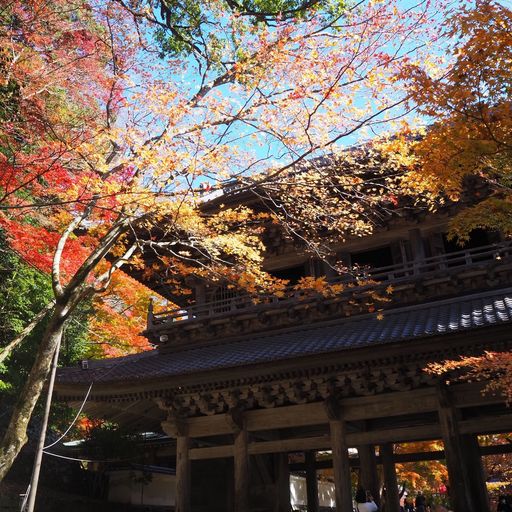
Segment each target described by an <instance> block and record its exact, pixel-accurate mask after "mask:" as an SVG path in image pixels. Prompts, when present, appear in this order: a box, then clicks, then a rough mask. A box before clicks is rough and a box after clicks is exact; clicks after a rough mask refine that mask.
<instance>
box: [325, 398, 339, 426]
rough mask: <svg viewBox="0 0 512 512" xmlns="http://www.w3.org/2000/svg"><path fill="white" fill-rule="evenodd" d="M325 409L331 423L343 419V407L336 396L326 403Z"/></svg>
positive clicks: (328, 399)
mask: <svg viewBox="0 0 512 512" xmlns="http://www.w3.org/2000/svg"><path fill="white" fill-rule="evenodd" d="M324 407H325V412H326V413H327V417H328V418H329V420H330V421H333V420H340V419H341V405H340V402H339V400H338V399H337V398H336V397H335V396H334V395H331V396H330V397H329V398H327V399H326V400H325V401H324Z"/></svg>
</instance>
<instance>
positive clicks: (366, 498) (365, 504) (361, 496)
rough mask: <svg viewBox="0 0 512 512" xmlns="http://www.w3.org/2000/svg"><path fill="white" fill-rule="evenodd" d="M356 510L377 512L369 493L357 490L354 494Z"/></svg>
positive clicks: (377, 508)
mask: <svg viewBox="0 0 512 512" xmlns="http://www.w3.org/2000/svg"><path fill="white" fill-rule="evenodd" d="M356 510H357V512H377V510H379V507H378V506H377V504H376V503H375V501H373V497H372V495H371V493H370V492H369V491H365V490H364V489H362V488H359V489H358V490H357V492H356Z"/></svg>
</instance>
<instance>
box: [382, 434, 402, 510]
mask: <svg viewBox="0 0 512 512" xmlns="http://www.w3.org/2000/svg"><path fill="white" fill-rule="evenodd" d="M380 456H381V458H382V469H383V473H384V485H385V487H386V501H385V505H386V512H400V493H399V492H398V481H397V478H396V470H395V463H394V461H393V445H392V444H391V443H386V444H383V445H381V447H380Z"/></svg>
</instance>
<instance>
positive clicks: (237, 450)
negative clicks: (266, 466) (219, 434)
mask: <svg viewBox="0 0 512 512" xmlns="http://www.w3.org/2000/svg"><path fill="white" fill-rule="evenodd" d="M247 445H248V435H247V429H246V428H245V425H243V426H242V428H241V429H240V430H239V431H238V432H235V443H234V473H235V512H249V453H248V451H247Z"/></svg>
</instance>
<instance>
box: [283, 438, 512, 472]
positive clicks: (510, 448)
mask: <svg viewBox="0 0 512 512" xmlns="http://www.w3.org/2000/svg"><path fill="white" fill-rule="evenodd" d="M502 453H512V443H509V444H495V445H491V446H481V447H480V456H481V457H485V456H487V455H499V454H502ZM444 459H445V454H444V450H435V451H432V452H416V453H395V454H394V455H393V462H394V463H395V464H396V463H404V462H420V461H429V460H444ZM377 464H382V457H381V456H380V455H378V456H377ZM359 466H360V462H359V458H358V457H350V467H351V468H358V467H359ZM316 468H317V469H332V460H331V459H324V460H318V461H317V462H316ZM290 471H306V466H305V465H304V463H300V462H296V463H294V464H290Z"/></svg>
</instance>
